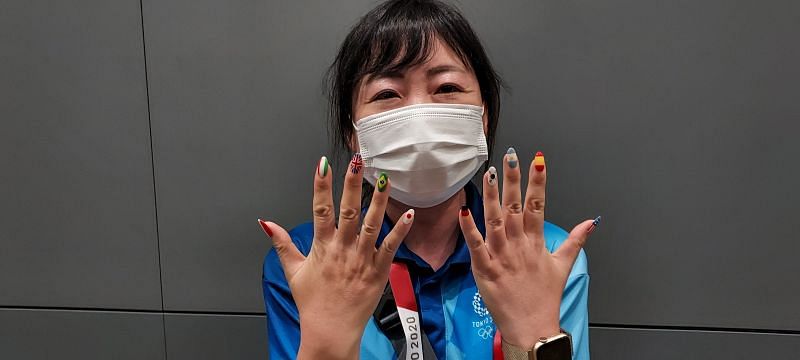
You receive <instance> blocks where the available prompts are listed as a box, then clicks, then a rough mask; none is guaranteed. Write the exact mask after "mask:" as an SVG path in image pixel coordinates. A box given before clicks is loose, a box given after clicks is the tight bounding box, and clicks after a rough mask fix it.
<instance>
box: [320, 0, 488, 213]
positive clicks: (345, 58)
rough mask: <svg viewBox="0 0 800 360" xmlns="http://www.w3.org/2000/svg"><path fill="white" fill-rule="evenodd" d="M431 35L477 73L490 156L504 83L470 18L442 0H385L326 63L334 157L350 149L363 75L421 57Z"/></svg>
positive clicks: (410, 64) (426, 56) (406, 65)
mask: <svg viewBox="0 0 800 360" xmlns="http://www.w3.org/2000/svg"><path fill="white" fill-rule="evenodd" d="M434 38H438V39H440V40H442V41H443V42H444V43H446V44H447V45H448V46H449V47H450V48H451V49H452V50H453V51H454V52H455V53H456V55H457V56H458V57H459V58H460V60H461V61H462V62H463V63H464V64H465V65H466V66H468V67H469V68H470V69H471V70H472V71H473V72H474V73H475V76H476V78H477V79H478V84H479V86H480V91H481V98H482V100H483V102H484V111H485V112H486V114H487V119H488V126H487V134H486V142H487V145H488V150H489V158H491V154H492V149H493V148H494V140H495V132H496V129H497V121H498V118H499V115H500V89H501V88H502V86H503V85H502V80H501V79H500V77H499V76H498V74H497V73H496V72H495V70H494V68H493V67H492V64H491V63H490V62H489V58H488V56H487V55H486V52H485V51H484V49H483V45H481V42H480V40H479V39H478V36H477V35H476V34H475V32H474V31H473V30H472V27H471V26H470V25H469V22H467V20H466V19H465V18H464V16H463V15H462V14H461V13H460V12H459V11H458V10H457V9H456V8H455V7H453V6H450V5H448V4H445V3H443V2H441V1H437V0H389V1H386V2H384V3H381V4H380V5H378V6H377V7H375V8H374V9H372V10H371V11H370V12H368V13H367V14H366V15H364V16H363V17H362V18H361V19H360V20H359V21H358V23H356V24H355V25H354V26H353V28H352V29H351V30H350V33H349V34H348V35H347V37H346V38H345V40H344V42H342V45H341V47H340V48H339V53H338V54H337V55H336V59H335V60H334V62H333V64H331V66H330V68H329V69H328V74H327V87H328V100H329V117H330V119H329V120H330V122H329V134H330V135H331V140H332V143H333V147H334V149H333V150H334V151H333V153H334V158H336V159H337V161H338V160H342V159H346V156H345V154H347V153H348V152H349V144H350V139H351V137H352V136H353V132H354V129H353V125H352V122H353V121H355V119H352V115H353V103H354V101H353V100H354V95H355V91H356V90H357V86H358V85H359V83H360V81H361V79H363V78H364V77H365V76H368V75H372V74H381V73H391V72H402V71H403V70H405V69H407V68H409V67H413V66H415V65H419V64H421V63H424V62H425V61H427V60H428V59H429V58H430V56H431V54H432V52H433V48H434V41H433V40H434ZM486 166H488V163H487V164H485V165H484V167H486ZM366 200H367V201H369V198H367V199H366Z"/></svg>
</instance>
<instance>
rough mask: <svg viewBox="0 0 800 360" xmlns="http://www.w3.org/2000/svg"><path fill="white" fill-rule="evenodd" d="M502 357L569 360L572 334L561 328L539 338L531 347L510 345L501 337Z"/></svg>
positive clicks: (507, 358) (523, 359)
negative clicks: (550, 334)
mask: <svg viewBox="0 0 800 360" xmlns="http://www.w3.org/2000/svg"><path fill="white" fill-rule="evenodd" d="M503 358H504V359H505V360H571V359H572V335H570V334H569V333H568V332H566V331H564V329H561V333H560V334H558V335H555V336H551V337H542V338H539V341H538V342H536V344H535V345H533V348H532V349H523V348H520V347H517V346H514V345H511V344H509V343H507V342H506V341H505V339H503Z"/></svg>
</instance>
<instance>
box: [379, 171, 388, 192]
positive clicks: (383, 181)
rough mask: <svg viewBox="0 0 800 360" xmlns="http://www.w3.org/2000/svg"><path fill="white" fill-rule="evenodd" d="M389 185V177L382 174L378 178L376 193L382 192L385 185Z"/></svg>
mask: <svg viewBox="0 0 800 360" xmlns="http://www.w3.org/2000/svg"><path fill="white" fill-rule="evenodd" d="M388 183H389V176H387V175H386V173H384V172H382V173H381V176H378V192H383V191H384V190H386V184H388Z"/></svg>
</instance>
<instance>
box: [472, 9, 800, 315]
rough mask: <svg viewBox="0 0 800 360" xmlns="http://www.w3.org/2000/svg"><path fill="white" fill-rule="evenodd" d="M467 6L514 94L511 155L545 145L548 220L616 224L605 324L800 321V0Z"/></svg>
mask: <svg viewBox="0 0 800 360" xmlns="http://www.w3.org/2000/svg"><path fill="white" fill-rule="evenodd" d="M463 7H464V9H465V10H466V11H467V14H468V15H467V16H468V17H469V18H470V19H471V20H472V21H473V22H474V24H475V27H476V28H477V31H478V32H479V33H480V34H481V36H482V37H483V39H484V41H485V43H486V44H487V46H488V47H489V48H490V51H491V56H492V59H493V60H494V61H495V63H496V64H497V67H498V68H499V70H500V71H501V75H503V76H504V77H505V79H506V80H507V82H508V84H509V85H510V87H511V94H510V96H507V97H506V98H505V103H504V105H503V109H504V111H503V113H502V115H501V120H500V121H501V123H500V136H499V141H498V146H499V147H500V150H502V149H504V148H505V147H507V146H509V145H513V146H515V147H516V148H517V152H518V153H519V154H520V159H521V160H522V161H531V159H532V157H533V154H534V152H535V151H536V150H542V151H543V152H544V153H545V156H546V157H547V165H548V197H547V203H548V207H547V209H548V210H547V217H548V218H549V220H551V221H553V222H555V223H557V224H559V225H561V226H563V227H566V228H567V229H570V228H571V227H572V226H574V224H576V223H577V222H578V221H579V220H582V219H585V218H590V217H593V216H596V215H603V217H604V223H603V225H602V226H601V228H600V229H599V231H597V232H595V233H594V234H593V235H592V238H591V239H590V240H589V243H588V246H587V254H588V256H589V267H590V273H591V276H592V284H591V295H590V315H591V317H590V319H591V321H592V322H597V323H609V324H649V325H660V324H664V325H674V326H683V325H695V326H714V327H742V328H763V329H793V330H798V329H800V312H799V311H797V304H799V303H800V282H798V281H796V274H798V273H800V262H798V261H797V259H796V254H797V253H799V252H800V241H797V238H798V237H797V235H796V229H795V228H796V226H795V225H796V224H797V220H796V219H795V218H796V214H797V210H796V207H797V203H798V201H800V194H799V193H798V190H797V186H796V184H798V183H800V165H798V162H797V160H796V157H797V154H800V142H798V141H796V140H794V134H797V133H798V132H799V131H800V121H798V120H799V119H800V102H798V101H797V94H798V92H797V84H798V83H800V67H798V66H797V64H798V63H800V47H798V46H796V45H790V44H795V43H796V42H797V41H796V40H797V34H798V32H800V21H797V20H798V14H800V3H797V2H793V1H783V0H769V1H759V2H730V1H719V0H704V1H672V2H667V3H665V2H659V1H629V0H612V1H602V2H596V1H574V0H570V1H544V2H542V1H535V2H527V1H513V2H491V3H488V2H482V3H478V2H471V1H470V2H464V6H463ZM498 19H502V21H498ZM495 163H496V164H497V163H499V158H497V159H496V160H495Z"/></svg>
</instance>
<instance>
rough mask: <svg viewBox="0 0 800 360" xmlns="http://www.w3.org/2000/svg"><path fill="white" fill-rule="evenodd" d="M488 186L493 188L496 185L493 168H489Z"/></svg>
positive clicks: (495, 173) (495, 170) (495, 175)
mask: <svg viewBox="0 0 800 360" xmlns="http://www.w3.org/2000/svg"><path fill="white" fill-rule="evenodd" d="M488 173H489V185H491V186H495V185H497V169H495V167H494V166H490V167H489V171H488Z"/></svg>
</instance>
